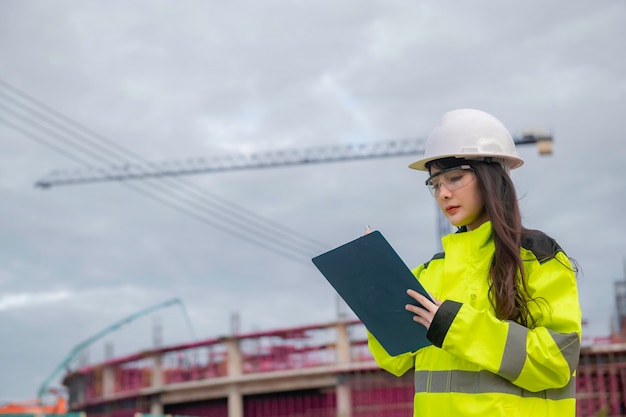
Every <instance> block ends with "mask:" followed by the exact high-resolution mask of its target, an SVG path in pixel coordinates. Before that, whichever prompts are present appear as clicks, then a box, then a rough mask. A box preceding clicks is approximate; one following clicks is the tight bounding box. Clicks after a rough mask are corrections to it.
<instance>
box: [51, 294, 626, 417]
mask: <svg viewBox="0 0 626 417" xmlns="http://www.w3.org/2000/svg"><path fill="white" fill-rule="evenodd" d="M620 285H621V284H620ZM623 289H626V283H624V284H623V286H622V287H620V288H618V292H617V298H618V311H619V308H620V307H619V306H620V299H622V298H623V300H624V301H626V291H622V290H623ZM620 294H621V295H620ZM625 306H626V304H625ZM624 312H626V311H624ZM620 317H626V314H624V315H621V314H620ZM621 340H624V338H623V337H622V336H620V334H619V333H616V334H615V335H614V336H612V337H611V338H607V339H606V340H602V341H597V342H599V343H596V344H592V345H590V346H586V347H584V348H583V349H582V352H581V358H580V364H579V366H578V370H577V378H576V381H577V394H576V395H577V416H579V417H584V416H600V415H603V416H626V343H622V342H621ZM600 342H601V343H600ZM410 374H411V373H410V372H409V373H407V374H406V375H405V376H403V377H401V378H397V377H394V376H392V375H390V374H388V373H386V372H385V371H382V370H380V369H379V368H378V367H377V365H376V363H375V362H374V361H373V358H372V356H371V355H370V353H369V351H368V348H367V338H366V334H365V330H364V328H363V325H362V323H361V322H359V321H356V320H355V321H338V322H333V323H326V324H317V325H311V326H303V327H295V328H286V329H278V330H270V331H265V332H256V333H250V334H240V335H233V336H229V337H222V338H215V339H207V340H203V341H199V342H194V343H189V344H182V345H177V346H169V347H165V348H158V349H152V350H148V351H143V352H138V353H136V354H133V355H130V356H126V357H120V358H116V359H113V360H109V361H106V362H103V363H100V364H97V365H93V366H88V367H83V368H81V369H77V370H73V371H70V372H69V373H67V374H66V375H65V378H64V381H63V383H64V385H65V386H66V387H67V388H68V390H69V409H70V411H82V412H85V413H86V414H87V415H88V416H89V417H100V416H102V417H105V416H107V417H133V416H134V415H135V414H136V413H147V414H154V415H163V414H172V415H185V416H206V417H242V416H245V417H287V416H289V417H336V416H344V417H406V416H410V415H412V407H413V380H412V376H411V375H410Z"/></svg>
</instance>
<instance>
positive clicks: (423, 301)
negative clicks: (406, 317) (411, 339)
mask: <svg viewBox="0 0 626 417" xmlns="http://www.w3.org/2000/svg"><path fill="white" fill-rule="evenodd" d="M406 293H407V294H408V295H409V296H410V297H411V298H413V299H414V300H415V301H417V302H418V303H420V305H422V307H418V306H416V305H413V304H407V305H406V306H405V308H406V309H407V311H410V312H411V313H413V314H415V316H413V320H414V321H416V322H418V323H420V324H422V325H423V326H424V327H426V330H428V329H430V324H431V323H432V322H433V317H435V313H437V310H439V306H440V305H441V301H439V300H437V299H436V298H435V297H433V296H432V295H431V296H430V298H432V299H433V301H434V303H433V302H432V301H430V300H429V299H428V298H426V297H424V296H423V295H422V294H420V293H418V292H417V291H414V290H407V291H406Z"/></svg>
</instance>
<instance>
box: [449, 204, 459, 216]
mask: <svg viewBox="0 0 626 417" xmlns="http://www.w3.org/2000/svg"><path fill="white" fill-rule="evenodd" d="M458 209H459V206H449V207H446V213H448V214H454V213H456V211H457V210H458Z"/></svg>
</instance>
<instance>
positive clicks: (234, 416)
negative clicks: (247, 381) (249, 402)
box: [228, 384, 243, 417]
mask: <svg viewBox="0 0 626 417" xmlns="http://www.w3.org/2000/svg"><path fill="white" fill-rule="evenodd" d="M228 417H243V396H242V395H241V392H240V391H239V387H238V386H237V385H236V384H232V385H231V386H230V387H229V389H228Z"/></svg>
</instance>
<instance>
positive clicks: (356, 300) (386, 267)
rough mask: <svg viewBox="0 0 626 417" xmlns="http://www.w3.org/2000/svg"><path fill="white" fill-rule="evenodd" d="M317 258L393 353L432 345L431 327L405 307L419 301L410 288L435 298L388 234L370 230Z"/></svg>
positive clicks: (318, 264)
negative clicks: (387, 236)
mask: <svg viewBox="0 0 626 417" xmlns="http://www.w3.org/2000/svg"><path fill="white" fill-rule="evenodd" d="M312 261H313V263H314V264H315V266H316V267H317V269H319V270H320V272H321V273H322V274H323V275H324V277H326V279H327V280H328V282H329V283H330V284H331V285H332V286H333V287H334V288H335V290H336V291H337V293H338V294H339V295H340V296H341V298H342V299H343V300H344V301H345V302H346V304H348V306H349V307H350V308H351V309H352V311H353V312H354V313H355V314H356V316H357V317H358V318H359V319H360V320H361V321H362V322H363V324H364V325H365V327H366V328H367V329H368V330H369V331H370V332H371V333H372V334H373V335H374V337H376V339H377V340H378V341H379V342H380V344H381V345H382V346H383V348H385V350H386V351H387V353H389V354H390V355H392V356H395V355H399V354H401V353H405V352H412V351H416V350H418V349H420V348H422V347H424V346H428V345H431V342H430V341H429V340H428V339H427V338H426V328H425V327H424V326H422V325H421V324H419V323H416V322H415V321H413V314H412V313H410V312H408V311H406V310H405V305H406V304H416V301H415V300H414V299H413V298H411V297H409V296H408V295H407V293H406V290H407V289H409V288H411V289H414V290H415V291H417V292H419V293H421V294H423V295H425V296H426V297H427V298H429V299H430V296H429V295H428V293H427V291H426V290H425V289H424V287H422V285H421V284H420V283H419V281H418V280H417V279H416V278H415V276H414V275H413V273H412V272H411V271H410V269H409V268H408V267H407V266H406V264H405V263H404V261H402V259H401V258H400V257H399V256H398V254H397V253H396V251H395V250H394V249H393V248H392V247H391V245H390V244H389V242H387V240H386V239H385V237H384V236H383V235H382V233H380V232H379V231H374V232H371V233H368V234H366V235H364V236H361V237H359V238H358V239H355V240H353V241H351V242H348V243H346V244H344V245H341V246H339V247H337V248H335V249H332V250H330V251H328V252H326V253H323V254H321V255H319V256H316V257H315V258H313V259H312Z"/></svg>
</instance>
